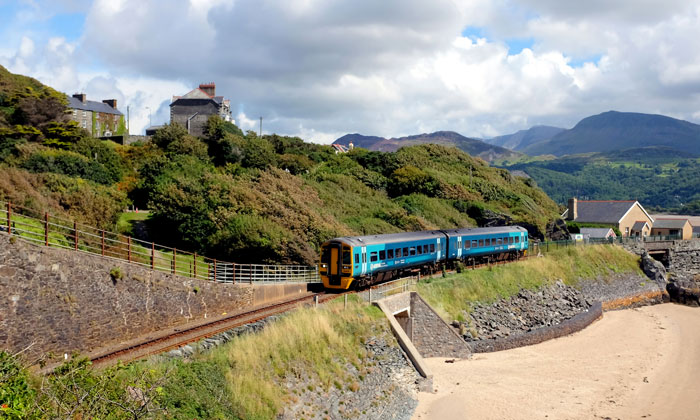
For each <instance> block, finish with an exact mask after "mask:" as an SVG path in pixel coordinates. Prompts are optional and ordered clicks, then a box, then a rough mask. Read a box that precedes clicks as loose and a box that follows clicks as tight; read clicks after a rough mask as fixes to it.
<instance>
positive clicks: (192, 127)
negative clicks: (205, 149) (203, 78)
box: [170, 83, 231, 136]
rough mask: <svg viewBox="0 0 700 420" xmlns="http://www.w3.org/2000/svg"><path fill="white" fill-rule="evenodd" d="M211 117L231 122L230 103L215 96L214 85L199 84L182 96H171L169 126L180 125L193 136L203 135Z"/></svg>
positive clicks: (221, 97)
mask: <svg viewBox="0 0 700 420" xmlns="http://www.w3.org/2000/svg"><path fill="white" fill-rule="evenodd" d="M211 115H218V116H219V117H221V119H223V120H224V121H231V101H230V100H228V99H224V97H223V96H216V84H215V83H203V84H200V85H199V87H198V88H197V89H193V90H192V91H190V92H188V93H187V94H186V95H184V96H173V101H172V102H171V103H170V124H175V123H177V124H180V125H181V126H183V127H185V128H186V129H187V132H188V133H190V134H192V135H193V136H203V135H204V128H205V127H206V124H207V120H208V119H209V117H210V116H211Z"/></svg>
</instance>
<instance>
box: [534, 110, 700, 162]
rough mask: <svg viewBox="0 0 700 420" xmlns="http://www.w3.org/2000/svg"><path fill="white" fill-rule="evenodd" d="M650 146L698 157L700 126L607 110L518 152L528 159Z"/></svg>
mask: <svg viewBox="0 0 700 420" xmlns="http://www.w3.org/2000/svg"><path fill="white" fill-rule="evenodd" d="M651 146H660V147H668V148H671V149H675V150H677V151H679V152H686V153H692V154H700V125H697V124H693V123H690V122H688V121H683V120H677V119H675V118H671V117H666V116H663V115H653V114H639V113H634V112H617V111H609V112H604V113H602V114H599V115H594V116H591V117H588V118H584V119H583V120H581V121H580V122H579V123H578V124H576V126H575V127H574V128H572V129H570V130H565V131H563V132H561V133H559V134H557V135H555V136H554V137H552V138H551V139H549V140H543V141H540V142H537V143H533V144H530V145H529V146H527V147H525V148H522V149H520V150H521V151H522V152H523V153H527V154H528V155H531V156H535V155H544V154H553V155H556V156H563V155H572V154H580V153H590V152H608V151H613V150H622V149H632V148H640V147H651Z"/></svg>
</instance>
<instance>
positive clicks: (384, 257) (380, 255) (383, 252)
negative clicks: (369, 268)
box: [379, 251, 386, 260]
mask: <svg viewBox="0 0 700 420" xmlns="http://www.w3.org/2000/svg"><path fill="white" fill-rule="evenodd" d="M379 259H380V260H385V259H386V251H379Z"/></svg>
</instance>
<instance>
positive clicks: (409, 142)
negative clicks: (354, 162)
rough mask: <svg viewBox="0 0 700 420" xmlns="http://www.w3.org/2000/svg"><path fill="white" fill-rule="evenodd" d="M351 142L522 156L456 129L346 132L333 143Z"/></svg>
mask: <svg viewBox="0 0 700 420" xmlns="http://www.w3.org/2000/svg"><path fill="white" fill-rule="evenodd" d="M350 142H352V143H353V145H354V146H355V147H362V148H365V149H368V150H375V151H382V152H395V151H397V150H398V149H400V148H401V147H404V146H414V145H417V144H425V143H432V144H442V145H448V146H455V147H457V148H458V149H460V150H463V151H464V152H467V153H469V154H470V155H471V156H477V157H479V158H481V159H484V160H486V161H489V162H491V161H494V160H504V159H513V158H518V157H521V156H522V154H521V153H518V152H514V151H512V150H508V149H505V148H503V147H499V146H494V145H491V144H488V143H485V142H483V141H481V140H477V139H473V138H469V137H464V136H463V135H461V134H458V133H455V132H454V131H437V132H435V133H430V134H418V135H414V136H407V137H400V138H391V139H387V138H384V137H377V136H363V135H361V134H346V135H344V136H343V137H340V138H339V139H337V140H336V141H334V142H333V144H342V145H343V146H347V145H348V144H349V143H350Z"/></svg>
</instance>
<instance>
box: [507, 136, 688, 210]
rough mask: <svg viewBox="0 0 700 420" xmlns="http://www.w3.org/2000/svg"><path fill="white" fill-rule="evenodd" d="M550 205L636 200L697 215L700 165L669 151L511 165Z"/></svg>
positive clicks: (626, 152)
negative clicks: (534, 184) (573, 200)
mask: <svg viewBox="0 0 700 420" xmlns="http://www.w3.org/2000/svg"><path fill="white" fill-rule="evenodd" d="M507 167H508V169H510V170H522V171H525V172H526V173H527V174H528V175H530V176H531V177H532V178H533V179H534V180H535V181H536V182H537V185H539V186H540V187H541V188H542V189H543V190H544V191H545V192H546V193H547V194H548V195H549V196H550V197H552V199H553V200H555V201H556V202H558V203H561V204H565V203H566V201H567V200H568V199H569V198H571V197H579V198H581V199H588V200H635V199H636V200H639V202H640V203H642V205H643V206H644V207H645V208H647V209H650V210H664V211H676V212H680V213H684V214H700V186H699V185H700V184H698V179H700V159H697V158H695V157H688V156H687V155H686V156H683V155H682V154H679V153H678V152H676V151H674V150H671V149H667V148H659V147H654V148H640V149H631V150H624V151H620V152H608V153H595V154H588V155H574V156H565V157H562V158H558V159H549V160H532V161H530V162H525V163H516V164H510V165H509V166H507Z"/></svg>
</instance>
